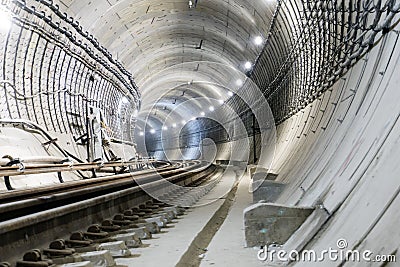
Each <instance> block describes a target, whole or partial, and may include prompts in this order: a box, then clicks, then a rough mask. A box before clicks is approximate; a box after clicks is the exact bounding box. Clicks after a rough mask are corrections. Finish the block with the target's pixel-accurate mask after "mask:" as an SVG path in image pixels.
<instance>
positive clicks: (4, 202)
mask: <svg viewBox="0 0 400 267" xmlns="http://www.w3.org/2000/svg"><path fill="white" fill-rule="evenodd" d="M136 164H137V162H136ZM58 165H60V164H58ZM79 165H80V164H76V165H74V166H73V168H72V169H73V170H76V169H81V170H88V169H92V168H93V167H95V166H93V165H92V164H82V166H79ZM130 165H134V164H133V162H124V163H118V162H117V163H111V164H104V165H102V166H101V168H98V169H99V170H101V169H102V170H107V168H108V169H110V168H111V169H112V168H113V167H127V168H126V169H125V171H126V172H124V173H117V174H108V175H107V176H104V177H97V178H91V179H84V180H80V181H74V182H66V183H60V184H57V185H51V186H44V187H39V188H32V189H25V190H11V191H5V192H3V193H0V237H1V238H0V262H1V261H9V262H12V263H15V262H17V260H18V259H20V258H21V254H22V253H23V252H24V251H28V250H30V249H32V248H36V247H44V246H45V244H48V243H49V242H50V241H52V240H56V239H59V238H65V237H67V236H69V235H70V234H71V233H73V232H76V231H78V230H83V228H84V227H87V226H89V225H92V224H96V223H97V224H98V223H101V222H102V221H104V219H105V218H112V217H113V215H115V214H121V213H123V212H124V211H130V212H128V214H131V213H132V211H133V212H134V213H133V214H134V215H144V213H145V212H144V213H143V210H144V211H148V208H147V209H146V204H145V203H147V204H148V203H149V201H150V203H151V202H152V201H155V202H157V203H159V204H160V206H165V205H164V204H163V205H161V203H160V202H158V201H157V200H154V199H153V198H152V197H151V196H149V195H148V194H147V193H146V192H145V191H144V190H143V188H142V187H143V186H146V187H149V188H152V190H158V191H161V192H164V191H165V197H166V198H169V199H170V198H171V197H172V198H173V197H176V196H179V194H180V193H182V192H177V190H175V189H168V188H164V187H166V183H165V181H168V182H169V183H170V184H171V185H172V184H175V185H181V186H186V185H190V184H194V183H199V182H201V181H202V180H203V179H206V178H209V177H211V176H212V175H214V174H215V172H216V171H217V168H216V167H215V166H212V165H211V166H208V165H206V164H205V163H203V162H200V161H190V162H171V163H167V162H152V165H153V166H157V167H156V168H153V169H147V170H141V171H135V172H129V166H130ZM65 168H66V169H65ZM28 171H31V172H34V173H38V172H41V171H43V172H62V171H71V168H70V167H68V166H55V165H54V164H53V165H52V164H49V165H46V166H44V165H40V166H31V167H30V168H29V169H28V168H27V169H25V170H24V172H28ZM4 174H12V175H18V171H17V170H16V169H15V167H12V168H11V167H4V168H3V167H1V168H0V175H4ZM161 178H162V179H161ZM138 181H140V183H139V184H140V185H139V184H138ZM178 191H179V190H178ZM184 191H185V190H184ZM175 195H176V196H175ZM148 206H150V207H152V205H148ZM139 207H141V208H139ZM138 212H139V213H138ZM142 222H143V221H142ZM33 265H34V264H33ZM25 266H30V265H29V264H28V265H25Z"/></svg>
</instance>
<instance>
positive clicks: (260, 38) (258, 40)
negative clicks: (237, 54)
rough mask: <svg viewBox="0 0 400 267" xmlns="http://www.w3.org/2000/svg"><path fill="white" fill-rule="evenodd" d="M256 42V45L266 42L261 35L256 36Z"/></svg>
mask: <svg viewBox="0 0 400 267" xmlns="http://www.w3.org/2000/svg"><path fill="white" fill-rule="evenodd" d="M254 43H255V44H256V45H262V44H263V43H264V39H263V38H262V37H261V36H256V37H255V38H254Z"/></svg>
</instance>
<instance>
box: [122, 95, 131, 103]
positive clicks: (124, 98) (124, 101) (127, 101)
mask: <svg viewBox="0 0 400 267" xmlns="http://www.w3.org/2000/svg"><path fill="white" fill-rule="evenodd" d="M122 103H124V104H128V103H129V100H128V98H127V97H126V96H124V97H122Z"/></svg>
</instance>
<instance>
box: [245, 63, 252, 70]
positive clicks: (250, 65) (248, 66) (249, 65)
mask: <svg viewBox="0 0 400 267" xmlns="http://www.w3.org/2000/svg"><path fill="white" fill-rule="evenodd" d="M252 66H253V65H252V64H251V62H250V61H247V62H246V63H244V68H245V69H246V70H249V69H251V67H252Z"/></svg>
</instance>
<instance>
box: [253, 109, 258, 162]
mask: <svg viewBox="0 0 400 267" xmlns="http://www.w3.org/2000/svg"><path fill="white" fill-rule="evenodd" d="M252 115H253V125H252V128H253V161H254V162H253V163H254V164H255V163H256V161H257V151H256V115H254V114H252Z"/></svg>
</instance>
